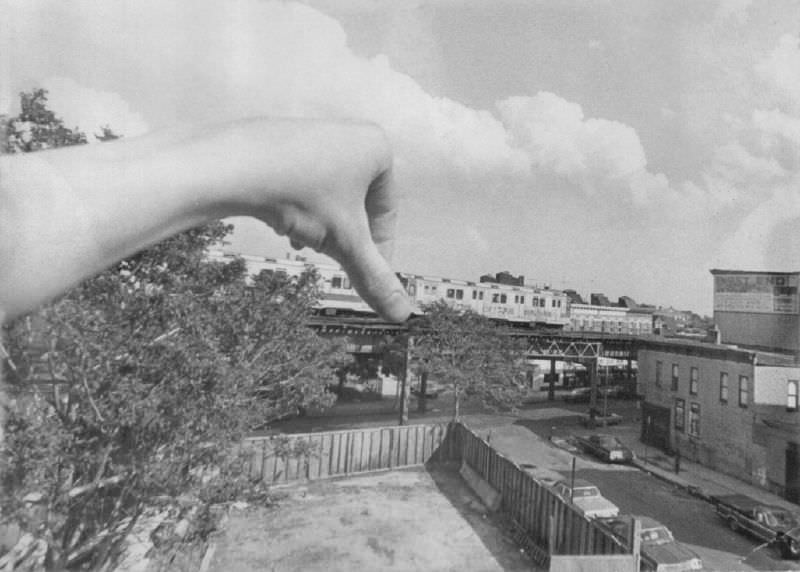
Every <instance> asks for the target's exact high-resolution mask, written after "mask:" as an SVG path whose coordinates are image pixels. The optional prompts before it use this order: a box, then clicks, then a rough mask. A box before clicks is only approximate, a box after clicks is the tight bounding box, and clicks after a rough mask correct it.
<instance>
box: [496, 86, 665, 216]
mask: <svg viewBox="0 0 800 572" xmlns="http://www.w3.org/2000/svg"><path fill="white" fill-rule="evenodd" d="M497 107H498V109H499V111H500V117H501V119H502V121H503V124H504V125H505V127H506V129H507V130H508V134H509V137H510V141H511V142H512V144H513V145H514V146H515V147H519V148H520V149H522V150H524V151H525V152H526V154H527V155H528V159H529V161H530V163H531V167H532V168H533V169H536V170H549V171H552V172H553V173H555V174H558V175H561V176H564V177H566V178H567V179H569V180H570V181H573V182H574V183H576V184H578V185H580V186H581V187H582V188H584V189H585V190H586V191H587V192H589V193H595V192H598V191H612V192H613V191H616V192H619V191H622V192H623V194H624V195H629V196H632V197H633V199H634V200H636V201H638V202H642V201H645V200H646V199H647V198H648V197H650V196H652V195H654V194H657V193H660V192H664V191H666V190H667V189H668V187H669V182H668V180H667V178H666V177H665V176H664V175H663V174H654V173H650V172H648V170H647V158H646V155H645V151H644V148H643V147H642V143H641V141H640V140H639V136H638V134H637V133H636V131H635V130H634V129H633V128H632V127H630V126H628V125H625V124H624V123H620V122H618V121H610V120H607V119H596V118H586V117H584V113H583V109H582V108H581V106H580V105H578V104H577V103H573V102H569V101H567V100H565V99H563V98H561V97H559V96H558V95H555V94H553V93H548V92H540V93H538V94H537V95H535V96H533V97H528V96H519V97H511V98H508V99H505V100H503V101H501V102H499V103H498V104H497Z"/></svg>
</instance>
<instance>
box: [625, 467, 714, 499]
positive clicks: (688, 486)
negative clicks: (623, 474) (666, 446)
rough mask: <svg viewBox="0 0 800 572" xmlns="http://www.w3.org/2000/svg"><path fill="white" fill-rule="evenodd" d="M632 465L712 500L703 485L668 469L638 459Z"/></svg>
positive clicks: (693, 494) (700, 496)
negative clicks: (674, 474) (674, 473)
mask: <svg viewBox="0 0 800 572" xmlns="http://www.w3.org/2000/svg"><path fill="white" fill-rule="evenodd" d="M632 465H633V466H634V467H636V468H637V469H639V470H640V471H643V472H645V473H647V474H648V475H652V476H654V477H656V478H657V479H660V480H662V481H664V482H667V483H670V484H673V485H675V486H678V487H680V488H682V489H686V492H688V493H689V494H690V495H692V496H696V497H699V498H701V499H703V500H704V501H706V502H708V503H711V502H712V501H711V497H710V496H708V495H707V494H706V493H705V492H703V489H702V488H701V487H698V486H697V485H691V484H689V483H687V482H686V481H684V480H683V479H681V478H679V477H673V476H672V475H670V474H669V473H668V472H667V471H665V470H664V469H661V468H660V467H659V468H656V467H653V466H649V465H645V464H644V463H643V462H642V461H640V460H638V459H634V461H633V463H632Z"/></svg>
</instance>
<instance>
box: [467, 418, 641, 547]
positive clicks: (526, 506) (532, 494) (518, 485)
mask: <svg viewBox="0 0 800 572" xmlns="http://www.w3.org/2000/svg"><path fill="white" fill-rule="evenodd" d="M451 431H452V433H453V435H452V436H451V438H452V439H453V441H454V444H453V445H452V446H454V447H455V448H456V449H457V450H458V451H459V452H460V456H461V459H462V460H463V461H464V462H466V463H467V464H468V465H469V466H470V467H472V468H473V469H474V470H475V471H476V472H477V473H478V474H480V475H481V476H482V477H483V478H484V480H486V481H487V482H488V483H489V484H490V485H491V486H492V487H493V488H494V489H495V490H497V491H498V492H499V493H500V495H501V497H502V503H501V510H502V511H503V512H504V513H505V514H506V515H508V516H509V517H510V518H511V519H512V520H513V521H514V523H515V524H516V525H517V526H518V527H519V528H521V529H522V531H524V533H525V535H526V536H527V539H526V540H527V541H529V542H532V543H533V545H534V546H536V547H539V548H540V549H543V550H546V552H547V553H548V554H574V555H584V554H585V555H590V554H629V553H630V549H629V548H626V547H625V546H624V545H623V544H622V543H620V542H619V541H618V540H617V539H615V538H614V537H613V536H612V535H611V534H610V533H609V532H608V531H606V530H604V529H603V528H601V527H600V526H598V525H597V524H595V523H594V522H592V521H591V520H590V519H587V518H586V517H585V516H583V515H582V514H581V513H580V512H579V511H578V510H577V509H576V508H575V507H573V506H572V505H571V504H569V503H567V502H564V501H563V500H562V499H561V498H559V497H558V496H557V495H556V494H555V493H553V492H552V491H551V490H550V489H549V488H547V487H546V486H545V485H544V484H542V483H541V482H539V481H538V480H536V479H535V478H534V477H533V476H531V475H530V474H529V473H527V472H526V471H524V470H523V469H522V468H520V467H519V466H518V465H517V464H516V463H514V462H513V461H511V460H509V459H507V458H506V457H504V456H503V455H502V454H500V453H498V452H497V451H496V450H495V449H493V448H492V447H491V445H489V443H487V442H486V441H485V440H483V439H481V438H480V437H479V436H478V435H476V434H475V433H474V432H473V431H472V430H470V429H469V428H467V427H466V426H464V425H463V424H461V423H457V424H453V425H452V426H451ZM526 544H527V542H526Z"/></svg>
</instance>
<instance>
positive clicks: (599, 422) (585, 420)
mask: <svg viewBox="0 0 800 572" xmlns="http://www.w3.org/2000/svg"><path fill="white" fill-rule="evenodd" d="M579 421H580V423H581V425H583V426H584V427H607V426H609V425H619V424H620V423H622V415H618V414H616V413H608V412H606V413H603V412H602V411H595V412H594V415H592V412H591V411H589V413H585V414H583V415H581V417H580V420H579Z"/></svg>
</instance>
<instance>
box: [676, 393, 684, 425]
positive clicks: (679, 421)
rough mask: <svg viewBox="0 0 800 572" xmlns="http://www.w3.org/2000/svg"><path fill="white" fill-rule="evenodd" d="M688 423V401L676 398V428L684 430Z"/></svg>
mask: <svg viewBox="0 0 800 572" xmlns="http://www.w3.org/2000/svg"><path fill="white" fill-rule="evenodd" d="M685 423H686V402H685V401H684V400H683V399H676V400H675V429H677V430H678V431H683V428H684V426H685Z"/></svg>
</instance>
